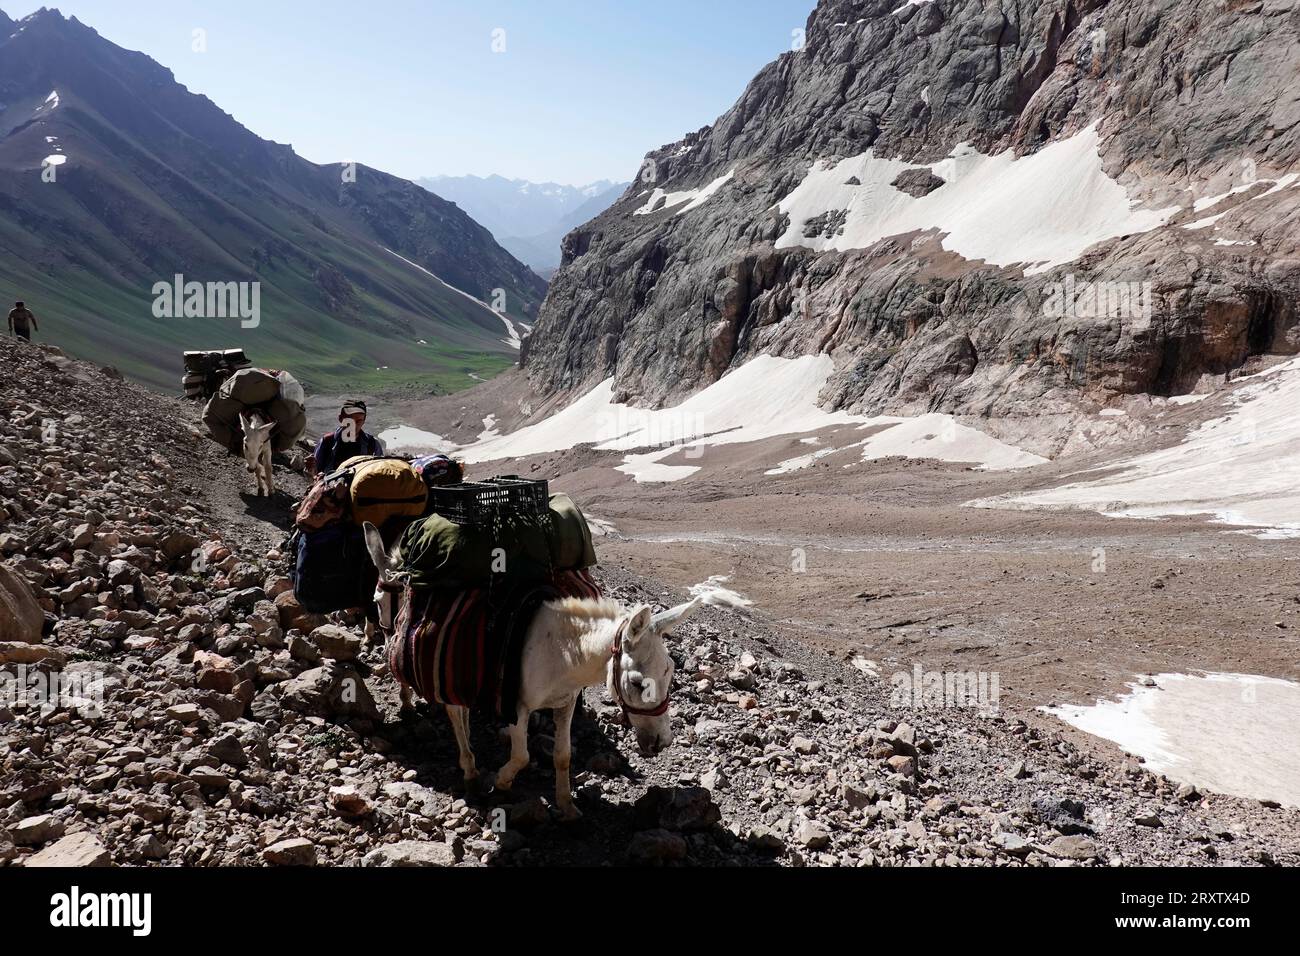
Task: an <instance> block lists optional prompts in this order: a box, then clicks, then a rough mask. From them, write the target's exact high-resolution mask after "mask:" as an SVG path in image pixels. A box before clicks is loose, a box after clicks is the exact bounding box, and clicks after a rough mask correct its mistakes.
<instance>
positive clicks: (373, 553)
mask: <svg viewBox="0 0 1300 956" xmlns="http://www.w3.org/2000/svg"><path fill="white" fill-rule="evenodd" d="M362 530H363V531H364V532H365V535H366V550H367V551H369V552H370V560H371V561H373V562H375V567H376V568H378V569H379V572H380V573H381V574H386V573H387V572H389V571H391V570H392V561H391V560H390V559H389V557H388V552H387V551H386V550H385V549H384V539H383V536H382V535H380V533H379V529H378V528H376V527H375V526H374V525H373V524H371V523H370V522H369V521H367V522H366V523H365V524H364V525H363V526H362Z"/></svg>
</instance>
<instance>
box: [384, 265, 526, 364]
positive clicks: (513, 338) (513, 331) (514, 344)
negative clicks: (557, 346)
mask: <svg viewBox="0 0 1300 956" xmlns="http://www.w3.org/2000/svg"><path fill="white" fill-rule="evenodd" d="M384 252H386V253H388V254H389V255H390V256H393V257H394V258H397V259H401V260H402V261H403V262H405V263H406V264H407V265H408V266H410V267H411V268H413V269H419V270H420V271H421V272H423V273H424V274H425V275H427V276H429V278H431V279H437V280H438V282H440V283H442V284H443V285H444V286H446V287H447V288H448V289H450V290H451V291H452V292H455V293H457V294H458V295H463V296H464V297H465V298H467V299H469V300H470V301H471V302H473V303H474V304H475V305H480V306H482V307H483V308H485V309H487V310H488V311H489V312H491V313H492V314H493V315H494V316H496V317H497V318H498V319H500V320H501V321H502V322H504V323H505V326H506V336H507V337H506V338H504V339H502V340H501V341H502V342H504V343H505V344H506V345H508V346H510V347H511V348H512V349H518V348H519V347H520V345H522V344H523V343H522V341H521V340H520V338H519V330H518V329H517V328H515V324H514V323H513V322H511V321H510V317H509V316H507V315H505V314H504V313H502V312H498V311H497V310H496V309H494V308H492V306H490V305H488V304H487V303H486V302H484V301H483V300H482V299H478V298H475V297H474V296H472V295H470V294H469V293H468V292H466V291H464V290H463V289H457V288H456V287H455V286H454V285H452V284H451V283H450V282H447V281H446V280H445V279H442V278H439V277H438V276H436V275H434V274H433V273H432V272H430V271H429V270H428V269H426V268H425V267H424V266H422V265H420V264H419V263H418V262H412V261H411V260H410V259H408V258H406V257H405V256H401V255H398V254H397V253H396V252H394V251H393V250H392V249H384Z"/></svg>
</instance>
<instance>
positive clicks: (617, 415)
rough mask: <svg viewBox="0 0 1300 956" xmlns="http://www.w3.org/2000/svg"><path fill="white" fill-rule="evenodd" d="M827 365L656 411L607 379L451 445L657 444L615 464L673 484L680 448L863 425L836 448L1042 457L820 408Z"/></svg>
mask: <svg viewBox="0 0 1300 956" xmlns="http://www.w3.org/2000/svg"><path fill="white" fill-rule="evenodd" d="M833 370H834V362H833V361H832V359H831V358H830V356H828V355H805V356H802V357H800V358H797V359H783V358H775V357H773V356H768V355H761V356H758V357H757V358H755V359H753V360H751V361H750V362H748V363H746V364H745V365H742V366H741V367H740V368H737V369H735V370H733V371H732V372H730V373H729V374H727V375H725V376H723V377H722V378H721V379H720V380H718V381H717V382H714V383H713V384H712V385H710V386H709V387H708V388H705V389H703V390H702V391H700V392H697V393H696V394H694V395H692V396H691V397H690V398H688V399H686V400H685V401H684V402H682V403H681V404H679V405H676V406H674V407H672V408H663V409H644V408H633V407H632V406H629V405H623V404H619V403H616V402H614V401H613V391H614V380H613V379H607V380H606V381H604V382H602V383H601V384H600V385H598V386H596V387H595V388H594V389H592V390H591V391H590V392H588V393H587V394H586V395H584V396H583V397H582V398H580V399H578V400H577V401H576V402H574V403H573V404H571V405H569V406H568V407H567V408H565V409H563V410H561V411H560V412H558V413H556V414H555V415H552V416H551V417H550V418H547V419H546V420H544V421H541V422H538V423H537V424H535V425H530V426H528V427H526V428H522V429H520V430H519V431H517V432H514V433H512V434H509V435H492V436H490V437H489V436H486V435H485V436H484V439H483V440H481V441H478V442H475V443H473V444H471V445H467V446H465V447H464V448H460V449H457V450H456V451H457V454H458V455H459V456H460V457H462V458H464V459H465V460H466V461H468V462H471V463H473V462H484V461H495V460H499V459H504V458H523V457H526V456H529V455H539V454H545V453H547V452H554V451H562V450H565V449H569V448H575V447H577V446H578V445H584V444H590V445H594V446H595V447H596V448H598V449H601V450H609V451H624V452H632V451H633V450H635V449H646V448H651V449H656V450H653V451H648V452H641V453H639V454H627V455H625V457H624V461H623V464H622V465H621V466H619V469H618V470H620V471H623V472H625V473H626V474H629V475H631V476H632V477H633V478H635V479H636V480H637V481H643V482H650V481H677V480H679V479H682V478H687V477H690V476H691V475H693V474H695V473H696V472H697V471H699V468H700V465H698V464H694V463H691V464H673V465H665V464H663V463H662V460H663V459H665V458H668V457H669V456H672V455H675V454H678V453H681V454H683V455H684V457H685V458H686V459H687V460H688V461H692V462H693V461H694V460H695V459H703V458H704V456H705V455H706V454H707V451H708V449H709V448H710V447H716V446H719V445H734V444H739V443H743V442H756V441H762V440H764V439H768V438H774V437H778V436H783V435H804V434H809V433H812V432H816V431H820V430H821V429H824V428H827V427H830V426H835V425H851V426H858V427H859V428H861V429H862V430H869V429H882V426H883V430H878V431H875V432H874V433H873V434H872V435H871V436H870V437H868V438H865V439H863V440H861V441H857V442H852V443H850V444H848V445H845V446H844V447H845V448H849V447H861V448H862V449H863V451H862V460H864V461H866V460H871V459H876V458H883V457H889V456H901V457H911V458H935V459H939V460H941V461H952V462H969V463H972V464H975V465H978V466H980V467H984V468H991V469H1004V468H1023V467H1029V466H1031V465H1037V464H1041V463H1042V462H1043V461H1044V460H1045V459H1043V458H1040V457H1038V456H1037V455H1031V454H1029V453H1027V452H1023V451H1021V450H1019V449H1017V448H1014V447H1012V446H1010V445H1006V444H1004V443H1002V442H1000V441H998V440H997V439H995V438H992V437H990V436H988V435H986V434H984V433H983V432H980V431H978V430H976V429H974V428H970V427H968V426H966V425H962V424H961V423H959V422H957V421H956V420H955V419H953V418H951V417H950V416H947V415H925V416H922V417H920V418H915V419H902V418H892V417H876V418H872V417H866V416H861V415H851V414H849V413H847V412H827V411H825V410H823V409H822V408H820V407H818V404H817V400H818V396H819V395H820V394H821V391H822V389H823V388H824V387H825V385H826V380H827V379H828V378H829V377H830V375H831V372H832V371H833ZM418 435H419V433H417V432H412V431H411V430H409V429H407V430H401V431H399V430H396V429H395V430H393V431H392V432H385V433H384V434H383V435H382V436H381V437H382V438H384V440H385V441H388V442H389V444H390V445H393V444H394V442H393V439H394V438H397V437H399V436H400V437H401V438H402V439H403V441H402V442H400V444H403V445H406V446H408V447H409V446H411V445H414V444H417V441H415V440H413V439H418ZM430 437H436V436H430ZM837 450H843V449H837ZM809 463H811V462H809ZM778 467H780V466H778ZM782 470H783V471H793V470H797V466H793V465H791V463H789V462H787V463H784V467H783V468H782Z"/></svg>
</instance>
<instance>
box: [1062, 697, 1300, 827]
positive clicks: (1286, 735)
mask: <svg viewBox="0 0 1300 956" xmlns="http://www.w3.org/2000/svg"><path fill="white" fill-rule="evenodd" d="M1152 683H1153V685H1154V686H1152V685H1149V684H1144V683H1134V684H1132V685H1130V691H1131V692H1130V693H1129V694H1127V695H1125V696H1124V697H1122V698H1120V699H1119V700H1099V701H1097V703H1096V704H1095V705H1094V706H1091V707H1053V708H1047V712H1048V713H1051V714H1055V715H1056V716H1057V717H1059V718H1061V719H1062V720H1064V721H1065V722H1066V723H1069V724H1072V725H1073V726H1075V727H1078V728H1079V729H1080V730H1083V731H1086V732H1087V733H1090V734H1093V735H1095V736H1097V737H1103V738H1105V739H1106V740H1111V741H1114V742H1115V743H1116V744H1118V745H1119V746H1120V747H1122V748H1123V749H1124V750H1126V751H1128V752H1129V753H1132V754H1136V755H1138V756H1140V757H1143V758H1144V759H1145V760H1146V765H1147V767H1148V769H1150V770H1152V771H1154V772H1155V773H1163V774H1165V775H1166V776H1168V777H1169V778H1170V779H1171V780H1178V781H1181V782H1184V783H1190V784H1193V785H1195V786H1198V787H1204V788H1206V789H1208V790H1215V791H1218V792H1219V793H1230V794H1234V795H1236V796H1239V797H1249V798H1252V799H1255V800H1274V801H1277V802H1278V803H1282V804H1286V805H1288V806H1293V807H1300V751H1298V750H1297V749H1296V748H1295V746H1294V741H1295V727H1296V724H1297V722H1300V684H1296V683H1294V682H1292V681H1285V680H1278V679H1275V678H1271V677H1254V676H1250V675H1245V674H1208V675H1205V676H1199V677H1198V676H1190V675H1187V674H1161V675H1159V676H1158V677H1156V678H1154V681H1153V682H1152Z"/></svg>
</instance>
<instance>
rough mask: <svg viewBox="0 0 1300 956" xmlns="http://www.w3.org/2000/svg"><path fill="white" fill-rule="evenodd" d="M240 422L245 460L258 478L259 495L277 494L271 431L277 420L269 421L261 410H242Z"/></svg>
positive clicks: (273, 429)
mask: <svg viewBox="0 0 1300 956" xmlns="http://www.w3.org/2000/svg"><path fill="white" fill-rule="evenodd" d="M239 424H240V425H241V426H242V427H243V430H244V461H246V462H248V470H249V471H250V472H252V474H253V476H254V477H255V478H256V479H257V496H258V497H259V498H260V497H262V495H263V494H264V493H265V495H266V497H268V498H271V497H274V496H275V472H274V471H273V470H272V468H271V432H273V431H275V422H273V421H268V420H267V418H266V416H265V415H263V414H262V413H261V412H258V411H253V412H242V413H240V416H239Z"/></svg>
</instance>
